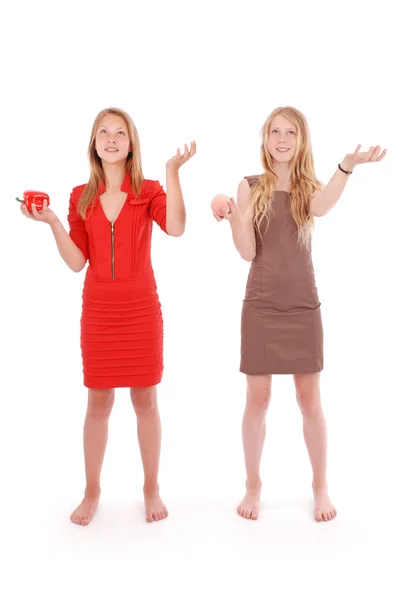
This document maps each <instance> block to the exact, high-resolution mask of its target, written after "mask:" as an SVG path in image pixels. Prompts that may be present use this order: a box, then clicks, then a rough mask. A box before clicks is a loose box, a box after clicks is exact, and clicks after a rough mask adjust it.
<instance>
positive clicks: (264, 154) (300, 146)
mask: <svg viewBox="0 0 401 600" xmlns="http://www.w3.org/2000/svg"><path fill="white" fill-rule="evenodd" d="M278 115H282V116H283V117H284V118H285V119H287V120H288V121H290V123H292V124H293V125H294V127H295V129H296V147H295V154H294V157H293V159H292V161H291V176H290V187H291V196H290V197H291V214H292V218H293V219H294V221H295V223H296V224H297V226H298V243H299V244H300V245H302V246H305V247H308V246H310V243H311V238H312V231H313V226H314V221H313V215H312V214H311V212H310V203H311V199H312V195H313V194H314V192H315V191H317V190H321V189H322V188H323V185H322V183H321V182H320V181H319V180H318V179H317V178H316V174H315V167H314V162H313V155H312V145H311V140H310V134H309V128H308V123H307V121H306V118H305V116H304V115H303V114H302V113H301V112H300V111H299V110H297V109H296V108H293V107H292V106H284V107H282V106H280V107H278V108H276V109H275V110H273V112H271V113H270V115H269V116H268V117H267V119H266V121H265V123H264V125H263V127H262V129H261V136H262V145H261V159H262V165H263V169H264V172H263V174H262V175H261V177H260V178H258V180H257V182H256V183H255V185H253V186H252V187H251V203H250V209H249V212H248V216H251V217H252V218H253V220H254V223H255V225H256V227H257V229H258V231H259V234H260V235H261V230H260V227H261V223H262V221H263V219H266V229H267V227H268V226H269V222H270V218H271V216H272V214H273V210H272V200H273V191H274V187H275V184H276V181H277V178H278V175H277V173H276V172H275V171H274V168H273V157H272V155H271V154H270V152H269V150H268V139H269V132H270V126H271V124H272V121H273V119H274V118H275V117H276V116H278Z"/></svg>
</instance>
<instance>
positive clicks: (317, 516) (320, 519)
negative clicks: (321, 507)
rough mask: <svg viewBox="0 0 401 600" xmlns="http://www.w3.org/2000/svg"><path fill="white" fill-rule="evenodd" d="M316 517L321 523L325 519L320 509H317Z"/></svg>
mask: <svg viewBox="0 0 401 600" xmlns="http://www.w3.org/2000/svg"><path fill="white" fill-rule="evenodd" d="M315 519H316V521H319V523H320V521H322V520H323V519H322V514H321V512H320V511H318V510H317V511H315Z"/></svg>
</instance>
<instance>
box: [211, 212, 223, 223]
mask: <svg viewBox="0 0 401 600" xmlns="http://www.w3.org/2000/svg"><path fill="white" fill-rule="evenodd" d="M213 216H214V218H215V219H216V220H217V221H222V220H223V217H220V215H218V214H217V212H215V211H213Z"/></svg>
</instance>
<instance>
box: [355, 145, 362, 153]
mask: <svg viewBox="0 0 401 600" xmlns="http://www.w3.org/2000/svg"><path fill="white" fill-rule="evenodd" d="M360 149H361V144H358V145H357V147H356V148H355V152H354V154H358V152H359V150H360Z"/></svg>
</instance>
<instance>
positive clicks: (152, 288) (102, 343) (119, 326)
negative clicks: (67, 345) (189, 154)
mask: <svg viewBox="0 0 401 600" xmlns="http://www.w3.org/2000/svg"><path fill="white" fill-rule="evenodd" d="M84 189H85V185H80V186H78V187H76V188H74V189H73V191H72V193H71V197H70V205H69V214H68V222H69V225H70V231H69V235H70V237H71V239H72V240H73V242H74V243H75V244H76V245H77V246H78V248H79V249H80V250H81V251H82V253H83V255H84V257H85V258H86V259H87V260H89V267H88V269H87V272H86V277H85V283H84V288H83V293H82V317H81V352H82V363H83V373H84V385H85V386H86V387H88V388H116V387H143V386H150V385H156V384H157V383H159V382H160V381H161V379H162V374H163V317H162V312H161V305H160V302H159V297H158V293H157V288H156V281H155V277H154V273H153V268H152V263H151V254H150V247H151V237H152V226H153V221H156V223H157V224H158V225H159V226H160V227H161V229H162V230H163V231H165V232H166V233H167V230H166V193H165V191H164V190H163V188H162V186H161V185H160V183H159V182H158V181H151V180H149V179H145V180H144V181H143V184H142V190H141V194H140V196H139V197H138V198H135V195H134V194H133V192H132V184H131V177H130V175H129V173H128V172H127V173H126V175H125V178H124V181H123V184H122V186H121V191H123V192H126V193H127V194H128V196H127V199H126V201H125V204H124V205H123V208H122V210H121V212H120V214H119V215H118V217H117V219H116V220H115V222H114V223H110V221H109V220H108V219H107V217H106V215H105V213H104V211H103V208H102V206H101V204H100V199H99V196H100V195H101V194H103V192H105V190H106V188H105V185H104V183H102V184H101V186H100V188H99V190H98V194H97V196H96V198H95V200H94V201H93V202H94V205H93V210H91V208H90V209H89V210H88V213H87V217H86V218H85V220H84V219H82V217H81V216H80V215H79V214H78V212H77V204H78V201H79V199H80V197H81V194H82V192H83V190H84Z"/></svg>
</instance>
